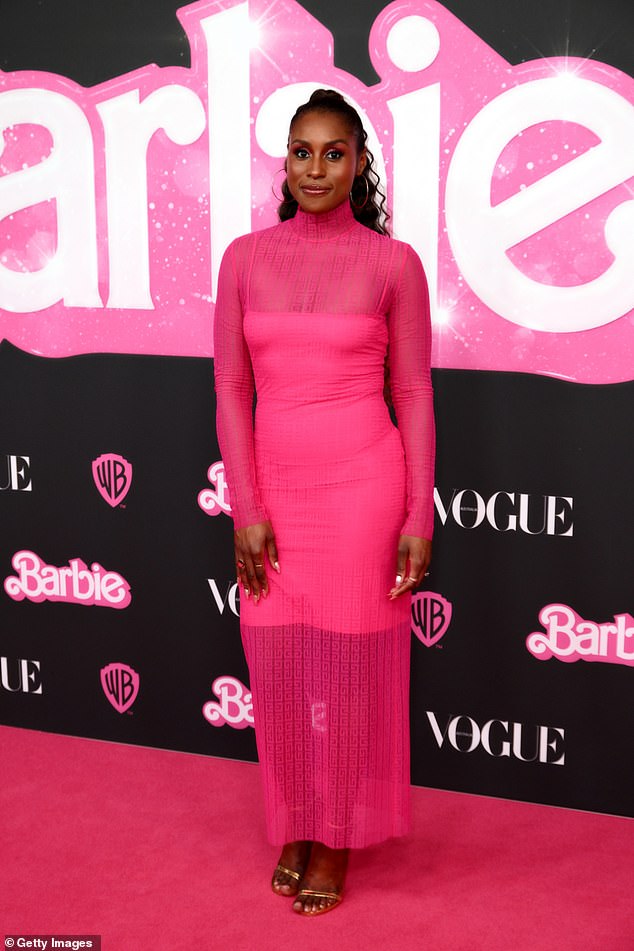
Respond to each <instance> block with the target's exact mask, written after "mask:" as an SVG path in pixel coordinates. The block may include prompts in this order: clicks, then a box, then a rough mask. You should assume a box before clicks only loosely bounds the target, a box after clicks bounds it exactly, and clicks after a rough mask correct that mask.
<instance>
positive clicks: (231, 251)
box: [225, 221, 286, 262]
mask: <svg viewBox="0 0 634 951" xmlns="http://www.w3.org/2000/svg"><path fill="white" fill-rule="evenodd" d="M285 226H286V222H284V221H281V222H277V223H276V224H273V225H269V226H268V227H266V228H260V229H257V230H255V231H247V232H246V233H245V234H241V235H239V236H238V237H237V238H234V239H233V241H231V243H230V244H229V245H228V246H227V250H226V251H225V254H226V255H230V256H231V257H232V258H233V259H234V261H236V262H239V261H243V260H244V259H245V257H246V258H249V257H250V256H251V255H252V253H253V250H254V248H255V247H256V246H257V245H258V244H259V243H260V242H262V241H265V242H266V241H268V240H270V239H275V238H276V237H282V236H283V234H284V233H285V231H286V227H285Z"/></svg>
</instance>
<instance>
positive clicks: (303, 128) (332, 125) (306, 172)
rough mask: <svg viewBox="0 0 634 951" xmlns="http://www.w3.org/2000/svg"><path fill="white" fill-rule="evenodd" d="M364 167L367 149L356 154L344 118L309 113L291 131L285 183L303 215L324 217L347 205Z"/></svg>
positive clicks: (297, 121)
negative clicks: (320, 215)
mask: <svg viewBox="0 0 634 951" xmlns="http://www.w3.org/2000/svg"><path fill="white" fill-rule="evenodd" d="M365 164H366V156H365V149H364V150H363V151H362V152H361V153H360V154H359V153H358V152H357V140H356V138H355V136H354V135H353V133H352V132H351V131H350V129H349V128H348V126H347V124H346V122H345V120H344V119H343V118H342V117H341V116H338V115H336V114H335V113H332V112H321V111H313V112H307V113H304V115H303V116H300V118H299V119H297V120H296V121H295V123H294V124H293V126H292V127H291V132H290V136H289V140H288V154H287V157H286V179H287V181H288V187H289V189H290V192H291V195H292V196H293V198H294V199H295V200H296V201H297V203H298V205H299V207H300V208H301V209H302V210H303V211H308V212H312V213H313V214H321V213H322V212H324V211H332V209H333V208H337V206H338V205H340V204H341V203H342V202H344V201H348V198H349V194H350V189H351V188H352V183H353V181H354V180H355V178H356V176H357V175H360V174H361V172H362V171H363V169H364V168H365Z"/></svg>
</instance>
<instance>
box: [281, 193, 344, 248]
mask: <svg viewBox="0 0 634 951" xmlns="http://www.w3.org/2000/svg"><path fill="white" fill-rule="evenodd" d="M288 224H289V226H290V228H291V229H292V230H293V232H294V233H295V234H297V235H298V236H300V237H302V238H307V239H308V240H309V241H329V240H331V239H332V238H336V237H338V236H339V235H341V234H345V233H346V232H347V231H350V229H351V228H353V227H354V225H355V224H356V218H355V217H354V215H353V213H352V208H351V207H350V202H348V201H342V202H341V204H340V205H337V207H336V208H332V209H331V210H330V211H324V212H322V213H321V214H318V215H315V214H312V213H310V212H306V211H302V209H301V208H298V209H297V214H296V215H295V217H294V218H290V219H289V221H288Z"/></svg>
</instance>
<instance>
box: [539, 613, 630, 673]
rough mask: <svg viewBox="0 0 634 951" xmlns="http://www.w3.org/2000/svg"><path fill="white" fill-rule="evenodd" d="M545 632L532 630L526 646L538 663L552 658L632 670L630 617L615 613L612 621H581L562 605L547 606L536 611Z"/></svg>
mask: <svg viewBox="0 0 634 951" xmlns="http://www.w3.org/2000/svg"><path fill="white" fill-rule="evenodd" d="M539 621H540V624H542V626H543V627H544V628H545V629H546V633H542V632H541V631H534V632H533V633H532V634H529V636H528V637H527V638H526V646H527V648H528V650H529V651H530V653H531V654H532V655H533V657H536V658H537V659H538V660H550V658H551V657H556V658H557V659H558V660H563V661H565V662H566V663H569V664H570V663H574V662H575V661H577V660H586V661H599V662H602V663H605V664H625V665H626V666H628V667H634V618H632V616H631V615H630V614H616V615H615V617H614V622H612V621H608V622H606V623H602V624H600V623H597V622H596V621H585V620H584V619H583V618H582V617H580V616H579V615H578V614H577V612H576V611H573V610H572V608H569V607H568V606H567V605H565V604H548V605H546V607H545V608H542V610H541V611H540V612H539Z"/></svg>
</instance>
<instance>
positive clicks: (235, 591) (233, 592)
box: [207, 578, 240, 617]
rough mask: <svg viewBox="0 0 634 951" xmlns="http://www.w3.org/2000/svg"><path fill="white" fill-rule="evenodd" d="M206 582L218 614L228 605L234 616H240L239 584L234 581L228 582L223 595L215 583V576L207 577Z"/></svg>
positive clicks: (222, 612) (223, 611)
mask: <svg viewBox="0 0 634 951" xmlns="http://www.w3.org/2000/svg"><path fill="white" fill-rule="evenodd" d="M207 584H208V585H209V589H210V591H211V593H212V595H213V598H214V601H215V603H216V607H217V608H218V612H219V613H220V614H224V613H225V609H226V608H227V607H228V608H229V610H230V611H231V613H232V614H235V616H236V617H240V586H239V585H238V583H237V582H236V581H234V582H233V584H228V585H227V588H226V591H225V595H224V597H223V596H222V595H221V594H220V589H219V588H218V585H217V584H216V579H215V578H207Z"/></svg>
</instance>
